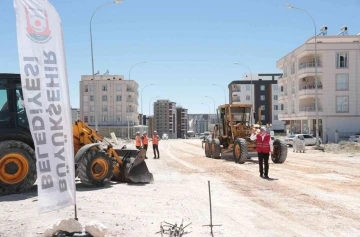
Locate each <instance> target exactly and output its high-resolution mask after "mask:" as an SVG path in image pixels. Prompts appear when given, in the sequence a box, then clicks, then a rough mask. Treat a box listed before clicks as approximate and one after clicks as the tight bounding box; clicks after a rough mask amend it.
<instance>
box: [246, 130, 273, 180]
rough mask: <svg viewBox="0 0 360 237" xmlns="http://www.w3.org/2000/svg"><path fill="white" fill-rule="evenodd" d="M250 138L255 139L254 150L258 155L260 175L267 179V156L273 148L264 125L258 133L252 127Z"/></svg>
mask: <svg viewBox="0 0 360 237" xmlns="http://www.w3.org/2000/svg"><path fill="white" fill-rule="evenodd" d="M250 139H251V140H252V141H256V151H257V153H258V157H259V172H260V177H261V178H265V179H269V156H270V154H272V153H273V150H274V148H273V143H272V140H271V136H270V134H268V133H266V127H264V126H262V127H261V128H260V132H259V133H256V130H255V128H253V131H252V135H251V136H250ZM263 162H264V163H265V165H264V166H265V167H264V168H265V171H264V169H263Z"/></svg>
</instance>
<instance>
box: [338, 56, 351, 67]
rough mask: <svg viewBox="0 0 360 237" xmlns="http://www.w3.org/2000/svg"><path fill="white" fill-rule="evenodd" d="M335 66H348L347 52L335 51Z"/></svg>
mask: <svg viewBox="0 0 360 237" xmlns="http://www.w3.org/2000/svg"><path fill="white" fill-rule="evenodd" d="M336 67H337V68H346V67H348V54H347V53H337V54H336Z"/></svg>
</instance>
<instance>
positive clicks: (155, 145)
mask: <svg viewBox="0 0 360 237" xmlns="http://www.w3.org/2000/svg"><path fill="white" fill-rule="evenodd" d="M159 140H160V137H159V135H158V134H157V132H156V131H154V135H153V136H152V144H153V150H154V159H160V153H159ZM156 152H157V157H156Z"/></svg>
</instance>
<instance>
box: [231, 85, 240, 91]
mask: <svg viewBox="0 0 360 237" xmlns="http://www.w3.org/2000/svg"><path fill="white" fill-rule="evenodd" d="M240 91H241V85H238V84H236V85H232V92H240Z"/></svg>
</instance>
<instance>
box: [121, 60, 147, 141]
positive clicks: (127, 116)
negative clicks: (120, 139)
mask: <svg viewBox="0 0 360 237" xmlns="http://www.w3.org/2000/svg"><path fill="white" fill-rule="evenodd" d="M144 63H147V62H145V61H144V62H140V63H135V64H134V65H133V66H132V67H131V68H130V70H129V78H128V80H130V76H131V70H132V69H133V68H134V67H135V66H136V65H139V64H144ZM125 107H126V113H127V97H126V101H125ZM126 118H127V125H128V139H130V124H129V122H130V121H129V115H126Z"/></svg>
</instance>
